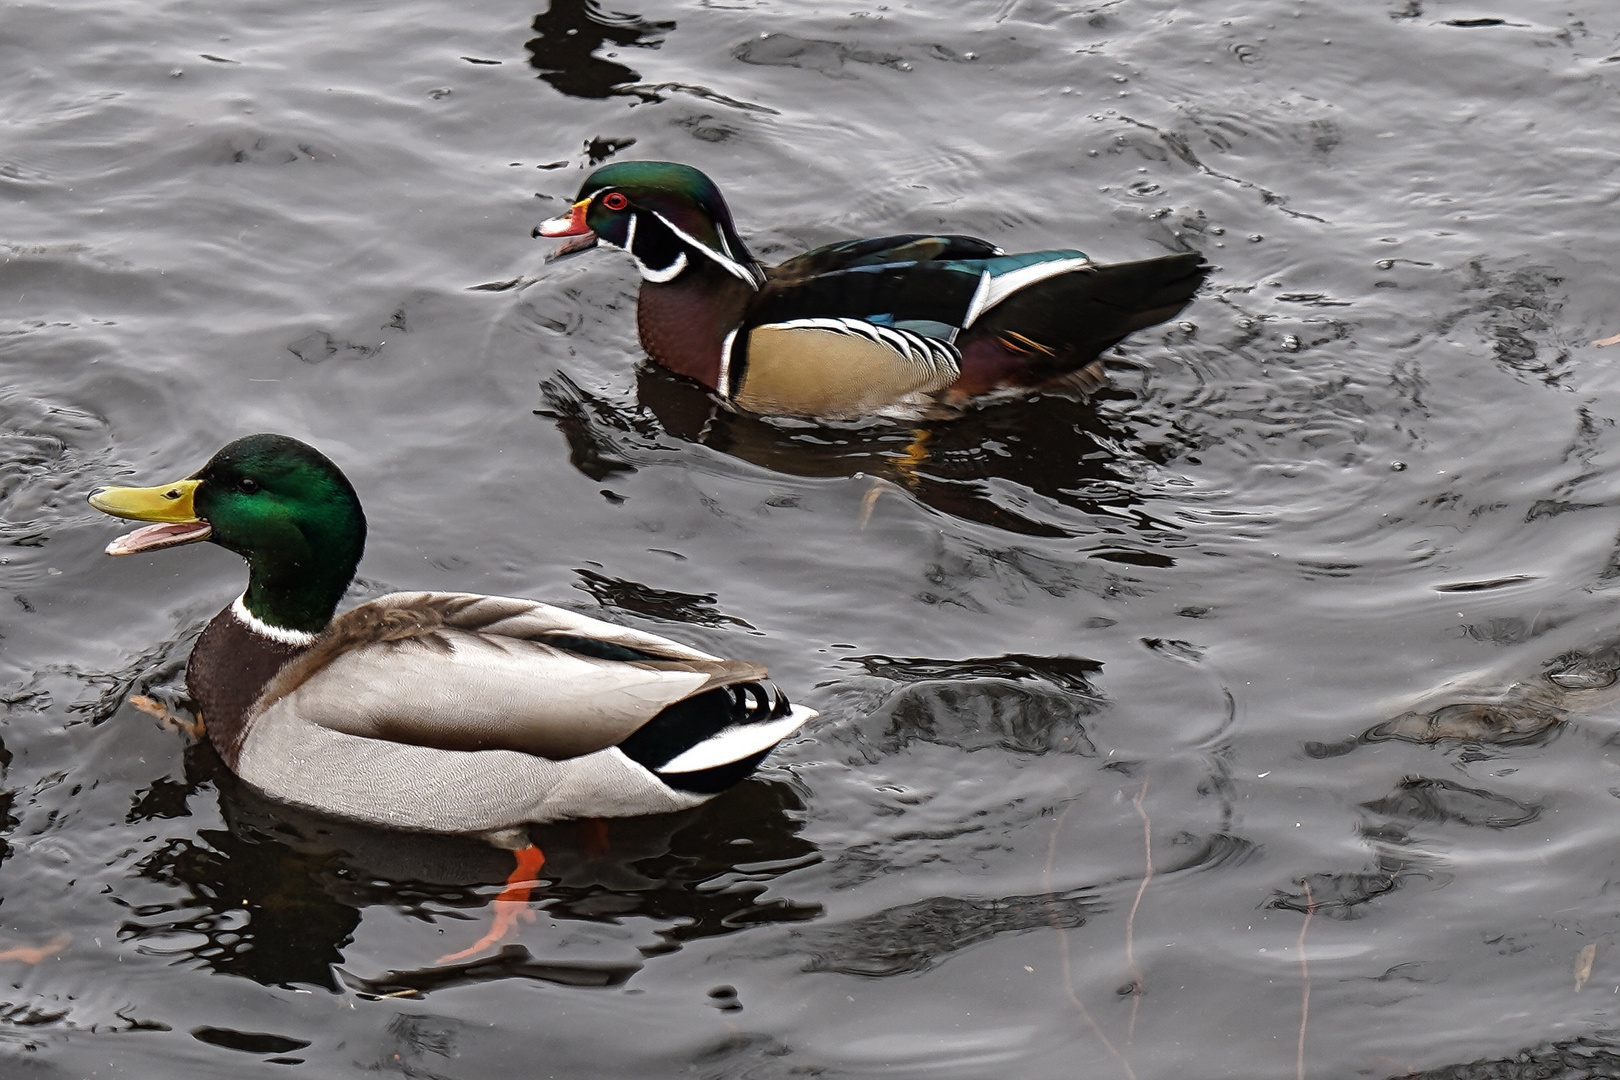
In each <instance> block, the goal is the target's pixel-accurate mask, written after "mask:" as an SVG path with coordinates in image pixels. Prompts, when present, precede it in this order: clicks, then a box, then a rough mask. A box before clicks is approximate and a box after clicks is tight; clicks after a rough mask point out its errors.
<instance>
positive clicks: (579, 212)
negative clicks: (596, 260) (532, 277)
mask: <svg viewBox="0 0 1620 1080" xmlns="http://www.w3.org/2000/svg"><path fill="white" fill-rule="evenodd" d="M590 208H591V200H590V199H588V198H586V199H581V200H579V202H577V203H575V204H574V205H573V206H572V207H570V208H569V210H568V213H567V214H564V215H563V216H562V217H554V218H551V219H549V220H547V221H542V222H541V223H540V224H539V225H536V226H535V228H534V233H533V234H532V235H534V236H536V237H540V236H547V237H558V236H571V237H573V239H572V240H570V241H568V243H566V244H564V245H563V246H562V247H560V248H558V249H557V250H556V251H553V252H552V253H551V254H550V255H548V256H546V261H547V262H554V261H556V260H557V259H561V258H563V257H565V256H568V255H573V254H575V253H577V252H581V251H589V250H590V249H591V248H593V247H595V246H596V234H595V233H594V232H592V231H591V227H590V226H589V225H587V224H585V211H587V210H589V209H590Z"/></svg>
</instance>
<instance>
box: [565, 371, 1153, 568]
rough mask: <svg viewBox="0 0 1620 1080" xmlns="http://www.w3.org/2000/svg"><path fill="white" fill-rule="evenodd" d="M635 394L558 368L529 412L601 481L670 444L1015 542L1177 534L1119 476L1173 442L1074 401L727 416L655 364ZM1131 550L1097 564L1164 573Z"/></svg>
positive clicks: (1055, 398)
mask: <svg viewBox="0 0 1620 1080" xmlns="http://www.w3.org/2000/svg"><path fill="white" fill-rule="evenodd" d="M636 390H637V401H636V402H635V403H633V404H632V403H627V402H623V401H619V400H616V399H614V398H611V397H609V396H606V395H603V394H597V393H592V392H590V391H588V390H585V389H583V388H581V387H579V386H578V385H576V384H575V383H574V382H573V381H572V380H571V379H569V378H568V377H567V376H566V375H564V374H561V373H558V374H556V375H553V376H552V377H551V378H549V379H547V380H546V381H545V382H544V383H542V384H541V394H542V403H541V407H540V408H539V409H537V410H536V413H537V415H540V416H542V417H545V418H546V419H549V420H551V421H552V422H554V423H555V424H556V426H557V429H558V431H559V432H561V433H562V435H563V436H564V438H566V439H567V440H568V445H569V456H570V460H571V461H572V463H573V465H574V467H575V468H577V469H578V470H579V471H580V472H582V473H584V474H585V475H587V476H589V477H591V479H593V480H598V481H602V480H607V479H608V478H609V477H612V476H614V475H622V474H628V473H633V472H635V471H637V470H638V469H639V468H641V467H642V465H643V464H650V463H652V462H654V461H657V460H659V455H657V454H655V453H653V452H652V451H654V450H655V448H656V447H657V446H658V443H659V441H660V437H661V436H673V437H674V438H676V439H679V440H682V441H685V442H688V443H694V444H700V445H702V446H705V447H707V448H709V449H710V450H714V451H716V452H719V453H722V454H726V455H729V456H731V457H735V458H738V459H740V460H743V461H746V462H748V463H750V464H752V465H757V466H760V467H761V468H766V469H770V470H772V471H773V472H779V473H782V474H785V475H788V476H800V477H807V478H815V479H824V478H832V477H856V476H865V477H870V478H872V479H873V483H874V486H873V488H871V489H870V490H869V492H868V496H867V498H868V507H869V508H870V503H871V501H872V500H873V499H875V498H876V497H877V494H876V493H880V492H882V491H896V492H899V491H903V492H905V493H907V494H909V495H910V496H911V497H913V498H915V499H917V500H918V501H919V502H921V503H922V504H923V505H925V506H928V507H930V508H932V509H934V510H937V511H940V512H941V513H945V514H949V515H951V516H952V517H957V518H961V519H962V520H965V521H976V522H981V523H983V524H987V525H993V526H996V527H997V528H1001V529H1005V530H1006V531H1008V532H1010V533H1016V534H1019V535H1023V536H1036V537H1041V536H1047V537H1059V536H1081V535H1095V534H1096V532H1097V530H1096V528H1095V526H1094V524H1093V522H1092V520H1091V519H1092V518H1094V517H1096V516H1098V515H1105V516H1106V519H1107V520H1108V522H1109V524H1110V530H1111V531H1114V530H1117V528H1118V524H1119V522H1120V521H1121V519H1122V518H1123V519H1126V520H1134V521H1135V522H1136V523H1137V525H1138V530H1137V533H1138V538H1139V539H1142V540H1146V541H1148V542H1149V543H1150V544H1151V545H1152V548H1155V549H1157V548H1162V547H1164V546H1167V544H1169V543H1172V542H1174V541H1175V540H1176V538H1177V537H1178V536H1179V535H1180V534H1179V530H1176V529H1175V528H1174V526H1172V525H1170V524H1169V523H1166V522H1161V521H1158V520H1157V519H1155V518H1153V517H1152V516H1151V515H1149V514H1148V513H1147V512H1146V510H1145V502H1146V501H1145V500H1144V499H1143V497H1142V495H1141V493H1140V491H1139V489H1138V486H1137V485H1133V484H1132V483H1130V482H1129V475H1130V469H1131V467H1132V465H1133V464H1134V463H1142V464H1157V465H1162V464H1165V463H1166V462H1168V461H1169V460H1170V459H1171V458H1172V457H1173V456H1174V455H1175V454H1176V453H1179V452H1180V451H1181V450H1182V449H1183V448H1182V447H1179V446H1173V445H1170V444H1166V443H1153V442H1147V441H1145V440H1143V439H1141V438H1140V437H1138V436H1136V435H1135V434H1133V433H1132V432H1131V431H1129V430H1128V429H1126V428H1124V427H1123V426H1117V425H1116V424H1115V423H1114V422H1113V421H1111V420H1110V419H1109V418H1108V417H1107V416H1106V415H1105V414H1104V413H1102V412H1099V411H1098V410H1097V409H1095V408H1089V407H1088V408H1082V407H1077V405H1076V402H1075V400H1074V398H1073V397H1068V396H1060V395H1055V394H1048V395H1041V396H1038V397H1033V398H1025V399H1021V400H1017V401H1007V402H1002V403H999V404H996V405H991V406H987V407H984V408H979V409H975V410H973V411H971V412H970V413H968V414H967V415H965V416H962V417H960V418H956V419H938V420H922V421H918V422H915V423H898V422H894V421H888V420H882V419H874V420H864V421H856V422H849V423H829V422H819V423H811V422H807V421H800V420H794V419H788V418H781V417H761V416H754V415H752V414H749V413H743V412H736V411H733V410H730V409H727V408H725V407H724V406H722V405H720V404H719V403H718V402H716V401H715V400H714V399H713V398H712V397H711V396H710V395H709V394H707V393H706V392H705V391H704V390H703V389H702V388H701V387H700V386H698V385H697V384H696V383H693V382H692V381H690V380H688V379H683V378H681V377H680V376H678V375H674V374H671V373H670V372H668V371H665V370H664V369H663V368H661V367H658V366H657V365H655V364H642V365H641V366H640V367H638V368H637V371H636ZM1103 394H1104V395H1108V397H1107V400H1110V401H1113V400H1121V399H1123V398H1124V395H1123V394H1119V393H1118V392H1113V391H1103ZM919 444H920V445H921V446H922V447H923V448H924V449H925V452H924V453H921V454H919V453H918V446H919ZM1077 517H1083V519H1084V520H1077ZM1132 546H1133V547H1135V548H1136V550H1130V551H1126V550H1123V549H1121V550H1118V551H1109V552H1105V553H1103V555H1102V557H1104V558H1109V559H1112V560H1113V561H1117V562H1124V563H1131V564H1137V565H1150V566H1171V565H1174V561H1173V559H1172V558H1171V557H1170V556H1168V555H1164V554H1162V553H1161V551H1160V550H1153V549H1150V550H1142V549H1141V546H1140V545H1132Z"/></svg>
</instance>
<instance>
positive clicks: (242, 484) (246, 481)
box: [236, 476, 259, 495]
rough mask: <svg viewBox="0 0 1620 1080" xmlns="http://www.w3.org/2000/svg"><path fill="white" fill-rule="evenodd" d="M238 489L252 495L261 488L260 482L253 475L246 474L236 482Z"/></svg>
mask: <svg viewBox="0 0 1620 1080" xmlns="http://www.w3.org/2000/svg"><path fill="white" fill-rule="evenodd" d="M236 490H237V491H240V492H241V493H242V494H244V495H252V494H253V493H254V492H256V491H258V490H259V482H258V481H257V480H255V479H253V477H251V476H244V477H242V479H240V480H238V481H237V482H236Z"/></svg>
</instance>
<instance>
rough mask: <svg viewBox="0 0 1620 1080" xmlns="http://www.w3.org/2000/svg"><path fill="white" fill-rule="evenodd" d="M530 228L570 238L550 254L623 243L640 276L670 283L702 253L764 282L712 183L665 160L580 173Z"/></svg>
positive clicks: (751, 281)
mask: <svg viewBox="0 0 1620 1080" xmlns="http://www.w3.org/2000/svg"><path fill="white" fill-rule="evenodd" d="M534 234H535V235H536V236H551V237H557V236H571V237H575V238H576V239H573V240H571V241H569V242H568V243H566V244H564V245H563V246H562V247H560V248H558V249H557V251H556V252H555V253H554V254H553V255H552V258H554V259H556V258H561V257H562V256H564V255H572V254H573V253H574V252H576V251H584V250H586V249H587V248H591V247H595V246H596V243H597V241H598V240H600V241H602V242H603V243H606V244H611V245H612V246H614V247H617V248H623V249H624V250H625V251H628V252H629V253H630V254H631V255H633V256H635V259H636V263H637V264H638V265H639V266H640V268H641V276H642V277H643V278H644V279H646V280H648V281H654V282H664V281H672V280H674V279H675V278H676V277H677V276H679V275H680V274H681V272H682V271H684V270H686V269H687V268H688V267H689V266H691V265H694V264H693V262H692V260H694V259H702V260H707V261H709V262H712V263H714V264H716V265H718V266H719V267H721V268H722V269H724V270H725V271H726V272H727V273H729V274H732V275H734V276H736V277H738V278H740V279H742V280H743V281H744V282H746V283H747V284H748V285H749V287H750V288H755V289H757V288H759V287H760V286H761V285H763V284H764V282H765V277H764V274H763V272H761V270H760V269H759V266H758V264H756V263H755V262H754V258H753V256H752V255H750V254H749V253H748V249H747V248H746V247H744V246H743V242H742V240H741V238H739V237H738V236H737V229H736V227H735V226H734V225H733V224H732V223H731V211H730V210H729V209H727V207H726V200H725V198H724V196H722V195H721V194H720V189H719V188H718V187H716V186H715V184H714V181H713V180H710V179H709V178H708V177H707V176H705V175H703V174H702V173H701V172H699V171H698V170H696V169H694V168H692V167H691V166H690V165H678V164H676V163H674V162H672V161H621V162H616V163H615V164H612V165H604V166H603V167H602V168H600V169H597V170H596V171H595V172H593V173H591V175H589V176H587V177H586V178H585V182H584V183H583V184H581V185H580V188H579V195H578V196H577V197H576V198H575V200H574V205H573V206H572V207H570V208H569V212H568V213H567V214H565V215H563V216H562V217H556V218H552V219H551V220H550V221H544V222H541V223H540V225H539V227H538V228H536V229H535V230H534Z"/></svg>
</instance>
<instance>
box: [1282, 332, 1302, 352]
mask: <svg viewBox="0 0 1620 1080" xmlns="http://www.w3.org/2000/svg"><path fill="white" fill-rule="evenodd" d="M1282 345H1283V348H1285V349H1287V350H1288V351H1289V352H1299V338H1298V337H1296V336H1295V335H1293V334H1284V335H1283V341H1282Z"/></svg>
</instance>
